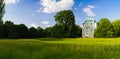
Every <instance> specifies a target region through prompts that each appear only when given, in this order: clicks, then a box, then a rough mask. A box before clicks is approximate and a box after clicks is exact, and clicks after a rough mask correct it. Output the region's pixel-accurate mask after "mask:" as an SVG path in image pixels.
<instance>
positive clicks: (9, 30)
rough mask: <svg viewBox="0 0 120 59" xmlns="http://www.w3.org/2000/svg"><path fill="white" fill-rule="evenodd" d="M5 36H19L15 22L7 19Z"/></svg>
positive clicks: (11, 37)
mask: <svg viewBox="0 0 120 59" xmlns="http://www.w3.org/2000/svg"><path fill="white" fill-rule="evenodd" d="M4 33H5V34H4V36H5V38H10V39H13V38H16V37H17V33H16V30H15V25H14V23H13V22H11V21H6V22H5V24H4Z"/></svg>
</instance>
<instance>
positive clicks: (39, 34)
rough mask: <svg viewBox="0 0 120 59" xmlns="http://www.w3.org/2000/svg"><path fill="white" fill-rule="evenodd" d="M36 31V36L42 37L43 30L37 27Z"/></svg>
mask: <svg viewBox="0 0 120 59" xmlns="http://www.w3.org/2000/svg"><path fill="white" fill-rule="evenodd" d="M37 31H38V37H44V35H45V34H44V33H45V31H44V30H43V29H42V28H41V27H38V28H37Z"/></svg>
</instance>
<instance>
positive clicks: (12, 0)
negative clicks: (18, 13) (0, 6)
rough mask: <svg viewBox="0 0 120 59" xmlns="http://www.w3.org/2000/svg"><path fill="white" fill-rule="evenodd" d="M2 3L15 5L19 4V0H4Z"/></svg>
mask: <svg viewBox="0 0 120 59" xmlns="http://www.w3.org/2000/svg"><path fill="white" fill-rule="evenodd" d="M4 2H5V3H6V4H15V3H17V2H19V0H4Z"/></svg>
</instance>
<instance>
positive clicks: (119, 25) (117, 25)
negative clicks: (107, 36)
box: [112, 19, 120, 37]
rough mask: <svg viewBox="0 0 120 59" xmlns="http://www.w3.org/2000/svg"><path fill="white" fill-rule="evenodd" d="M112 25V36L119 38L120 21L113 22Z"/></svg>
mask: <svg viewBox="0 0 120 59" xmlns="http://www.w3.org/2000/svg"><path fill="white" fill-rule="evenodd" d="M112 25H113V27H114V36H115V37H120V19H118V20H116V21H113V22H112Z"/></svg>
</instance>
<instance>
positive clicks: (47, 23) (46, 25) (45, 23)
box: [41, 21, 50, 27]
mask: <svg viewBox="0 0 120 59" xmlns="http://www.w3.org/2000/svg"><path fill="white" fill-rule="evenodd" d="M41 23H42V24H43V25H45V27H50V22H48V21H42V22H41Z"/></svg>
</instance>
